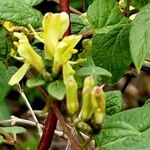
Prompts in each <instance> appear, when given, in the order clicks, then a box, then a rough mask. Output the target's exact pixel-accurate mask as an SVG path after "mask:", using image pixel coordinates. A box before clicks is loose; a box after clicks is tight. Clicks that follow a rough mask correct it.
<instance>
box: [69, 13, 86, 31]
mask: <svg viewBox="0 0 150 150" xmlns="http://www.w3.org/2000/svg"><path fill="white" fill-rule="evenodd" d="M70 19H71V31H72V33H74V34H75V33H78V32H80V31H81V30H82V29H83V28H84V24H83V22H82V20H81V19H80V18H79V15H76V14H70Z"/></svg>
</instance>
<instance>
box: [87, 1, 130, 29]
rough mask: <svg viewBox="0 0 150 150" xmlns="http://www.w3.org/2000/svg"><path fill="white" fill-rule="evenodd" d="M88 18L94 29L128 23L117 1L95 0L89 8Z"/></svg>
mask: <svg viewBox="0 0 150 150" xmlns="http://www.w3.org/2000/svg"><path fill="white" fill-rule="evenodd" d="M87 17H88V19H89V22H90V23H91V24H92V26H93V27H94V28H102V27H106V26H111V25H115V24H124V23H126V21H127V19H126V18H125V17H123V15H122V13H121V11H120V9H119V5H118V3H117V2H116V0H94V2H93V3H92V5H90V6H89V8H88V11H87Z"/></svg>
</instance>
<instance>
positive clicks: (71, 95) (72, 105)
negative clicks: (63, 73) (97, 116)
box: [65, 76, 79, 115]
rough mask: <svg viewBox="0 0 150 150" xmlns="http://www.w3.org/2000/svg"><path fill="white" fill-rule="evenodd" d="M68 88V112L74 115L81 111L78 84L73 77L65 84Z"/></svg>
mask: <svg viewBox="0 0 150 150" xmlns="http://www.w3.org/2000/svg"><path fill="white" fill-rule="evenodd" d="M65 86H66V104H67V110H68V112H69V113H70V114H71V115H74V114H75V113H77V112H78V110H79V102H78V93H77V83H76V81H75V79H74V77H73V76H70V78H69V79H67V81H66V82H65Z"/></svg>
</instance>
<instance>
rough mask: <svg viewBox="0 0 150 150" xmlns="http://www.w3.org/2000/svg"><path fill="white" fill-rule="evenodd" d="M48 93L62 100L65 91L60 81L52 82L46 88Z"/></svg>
mask: <svg viewBox="0 0 150 150" xmlns="http://www.w3.org/2000/svg"><path fill="white" fill-rule="evenodd" d="M47 90H48V93H49V94H50V95H51V96H53V97H54V98H56V99H58V100H63V98H64V96H65V93H66V90H65V85H64V83H63V81H62V80H57V81H55V82H52V83H50V84H49V85H48V87H47Z"/></svg>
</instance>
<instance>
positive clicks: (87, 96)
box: [81, 76, 94, 121]
mask: <svg viewBox="0 0 150 150" xmlns="http://www.w3.org/2000/svg"><path fill="white" fill-rule="evenodd" d="M93 87H94V80H93V78H92V77H90V76H89V77H86V78H85V80H84V87H83V91H82V108H81V119H82V120H84V121H87V120H89V119H90V118H91V116H92V114H93V108H92V101H91V98H92V95H91V92H92V89H93Z"/></svg>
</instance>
